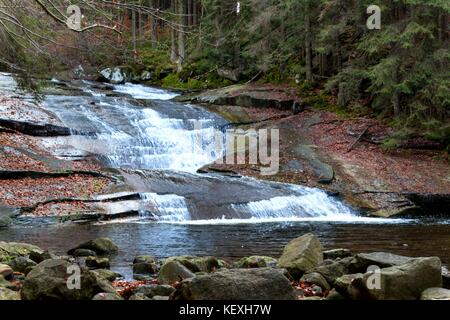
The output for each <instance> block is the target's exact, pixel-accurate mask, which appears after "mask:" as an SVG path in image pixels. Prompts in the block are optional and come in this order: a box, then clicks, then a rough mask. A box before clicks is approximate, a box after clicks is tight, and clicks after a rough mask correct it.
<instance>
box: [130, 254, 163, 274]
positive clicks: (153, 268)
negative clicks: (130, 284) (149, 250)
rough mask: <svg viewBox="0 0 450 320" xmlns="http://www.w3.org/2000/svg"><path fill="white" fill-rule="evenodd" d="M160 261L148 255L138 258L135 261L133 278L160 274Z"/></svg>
mask: <svg viewBox="0 0 450 320" xmlns="http://www.w3.org/2000/svg"><path fill="white" fill-rule="evenodd" d="M157 263H158V261H157V260H156V259H155V258H154V257H152V256H148V255H141V256H137V257H136V258H134V260H133V276H134V278H137V277H139V276H142V275H143V276H148V275H153V274H155V273H157V272H158V264H157Z"/></svg>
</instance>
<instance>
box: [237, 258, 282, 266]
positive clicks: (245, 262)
mask: <svg viewBox="0 0 450 320" xmlns="http://www.w3.org/2000/svg"><path fill="white" fill-rule="evenodd" d="M236 266H237V267H238V268H266V267H270V268H275V267H276V266H277V259H275V258H272V257H265V256H250V257H245V258H242V259H241V260H239V261H238V262H237V263H236Z"/></svg>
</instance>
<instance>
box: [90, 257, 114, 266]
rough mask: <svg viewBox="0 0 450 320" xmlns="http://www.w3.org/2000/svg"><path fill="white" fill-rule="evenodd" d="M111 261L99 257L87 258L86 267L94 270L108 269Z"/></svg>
mask: <svg viewBox="0 0 450 320" xmlns="http://www.w3.org/2000/svg"><path fill="white" fill-rule="evenodd" d="M109 265H110V264H109V259H108V258H99V257H87V258H86V266H88V267H89V268H93V269H108V268H109Z"/></svg>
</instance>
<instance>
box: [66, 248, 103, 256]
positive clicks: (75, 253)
mask: <svg viewBox="0 0 450 320" xmlns="http://www.w3.org/2000/svg"><path fill="white" fill-rule="evenodd" d="M72 255H73V256H74V257H95V256H97V253H95V251H92V250H89V249H76V250H74V251H73V253H72Z"/></svg>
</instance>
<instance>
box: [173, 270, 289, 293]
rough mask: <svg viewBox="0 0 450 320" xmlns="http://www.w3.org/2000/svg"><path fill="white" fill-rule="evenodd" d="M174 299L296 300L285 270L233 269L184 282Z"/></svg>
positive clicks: (199, 276)
mask: <svg viewBox="0 0 450 320" xmlns="http://www.w3.org/2000/svg"><path fill="white" fill-rule="evenodd" d="M170 298H171V299H172V300H294V299H296V294H295V290H294V289H293V287H292V286H291V283H290V282H289V280H288V279H287V278H286V277H285V275H284V270H281V269H273V268H259V269H229V270H220V271H217V272H214V273H210V274H205V275H198V276H196V277H194V278H192V279H188V280H184V281H182V282H181V285H180V287H179V288H178V289H177V291H175V292H174V293H173V294H172V295H171V296H170Z"/></svg>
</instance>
